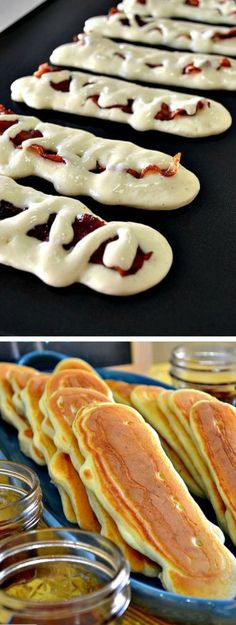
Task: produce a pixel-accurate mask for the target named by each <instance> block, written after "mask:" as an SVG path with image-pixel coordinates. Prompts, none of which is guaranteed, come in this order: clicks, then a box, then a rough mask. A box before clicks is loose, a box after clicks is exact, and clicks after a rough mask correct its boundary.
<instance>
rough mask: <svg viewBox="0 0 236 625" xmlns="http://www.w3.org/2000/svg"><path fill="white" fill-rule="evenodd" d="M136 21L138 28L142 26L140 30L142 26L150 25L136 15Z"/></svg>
mask: <svg viewBox="0 0 236 625" xmlns="http://www.w3.org/2000/svg"><path fill="white" fill-rule="evenodd" d="M134 19H135V21H136V22H137V24H138V26H140V28H142V26H146V24H148V22H145V20H144V19H143V18H142V17H141V15H135V16H134Z"/></svg>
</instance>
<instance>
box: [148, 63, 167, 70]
mask: <svg viewBox="0 0 236 625" xmlns="http://www.w3.org/2000/svg"><path fill="white" fill-rule="evenodd" d="M145 65H146V66H147V67H150V68H151V69H153V68H154V67H163V63H145Z"/></svg>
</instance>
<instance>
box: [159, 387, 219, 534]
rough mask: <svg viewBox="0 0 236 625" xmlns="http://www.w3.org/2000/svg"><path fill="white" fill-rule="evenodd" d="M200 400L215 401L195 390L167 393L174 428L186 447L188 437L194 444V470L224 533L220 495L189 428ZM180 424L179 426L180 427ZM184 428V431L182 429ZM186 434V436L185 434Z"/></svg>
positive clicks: (192, 449)
mask: <svg viewBox="0 0 236 625" xmlns="http://www.w3.org/2000/svg"><path fill="white" fill-rule="evenodd" d="M201 400H207V401H211V402H212V401H216V399H215V398H214V397H212V396H211V395H208V394H207V393H204V392H202V391H198V390H196V389H180V390H177V391H174V392H172V393H169V396H168V404H169V407H170V409H171V410H172V412H173V418H174V416H175V417H176V427H177V428H179V432H180V435H181V433H182V438H183V442H184V443H185V445H186V447H188V443H189V437H190V438H191V440H192V441H193V443H194V448H193V447H192V443H190V449H191V451H192V461H193V463H194V465H195V468H196V469H197V471H198V472H199V473H200V475H201V478H202V480H203V482H204V486H205V492H206V495H207V497H208V499H209V500H210V501H211V503H212V506H213V508H214V510H215V513H216V516H217V519H218V522H219V524H220V526H221V527H222V529H223V530H224V531H225V532H228V526H227V523H226V519H225V515H226V507H225V504H224V502H223V500H222V497H221V495H220V492H219V490H218V488H217V486H216V484H215V482H214V480H213V478H212V475H211V473H210V471H209V468H208V466H207V463H206V461H205V459H204V456H203V455H202V453H201V449H200V448H199V446H198V445H197V446H196V440H195V437H194V436H193V432H192V429H191V426H190V412H191V408H192V406H193V405H194V404H195V403H196V402H198V401H201ZM180 424H181V425H180ZM183 428H184V429H183ZM185 432H186V434H185Z"/></svg>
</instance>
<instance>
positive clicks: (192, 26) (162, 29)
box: [84, 7, 236, 56]
mask: <svg viewBox="0 0 236 625" xmlns="http://www.w3.org/2000/svg"><path fill="white" fill-rule="evenodd" d="M84 30H85V32H86V33H89V32H95V33H99V35H103V36H104V37H111V39H124V40H125V41H140V42H142V43H148V44H150V45H154V46H158V45H162V46H168V47H169V48H175V49H177V50H178V49H179V50H191V51H192V52H206V53H208V54H209V53H214V54H229V55H231V56H236V28H229V27H223V26H218V27H216V26H209V24H197V23H196V22H184V21H181V20H171V19H163V18H158V17H152V16H149V15H139V11H137V14H133V13H124V12H123V11H119V10H118V9H117V8H116V7H114V8H113V9H111V10H110V12H109V14H108V15H98V16H96V17H91V18H90V19H88V20H87V21H86V22H85V27H84Z"/></svg>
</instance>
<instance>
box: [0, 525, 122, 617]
mask: <svg viewBox="0 0 236 625" xmlns="http://www.w3.org/2000/svg"><path fill="white" fill-rule="evenodd" d="M80 579H82V581H83V584H82V588H80ZM49 580H51V586H52V588H53V593H54V595H53V600H52V595H51V591H50V592H49V591H48V588H51V587H50V586H48V584H49ZM71 580H72V583H73V588H75V589H76V590H75V591H73V595H71V594H70V593H69V596H68V597H67V596H66V595H65V592H66V589H67V584H68V582H71ZM76 580H78V581H77V585H75V584H76ZM86 580H87V581H86ZM91 580H92V581H91ZM35 583H36V594H35V593H34V596H35V599H34V598H32V587H33V586H32V584H35ZM38 583H39V586H40V592H41V595H40V600H39V597H38V585H37V584H38ZM19 584H20V590H19ZM41 584H45V586H41ZM88 584H89V586H88ZM12 585H14V593H16V591H15V589H16V587H17V591H18V592H17V595H18V596H17V597H16V594H15V595H14V596H12ZM29 585H30V586H29ZM29 587H30V589H31V590H30V592H29V591H28V588H29ZM22 588H23V591H22ZM25 588H27V594H26V595H25V592H24V591H25ZM41 588H42V589H43V590H42V591H41ZM88 588H89V591H88ZM91 588H92V590H91ZM44 589H45V591H44ZM23 592H24V598H22V596H23ZM9 593H11V596H10V594H9ZM48 593H49V594H48ZM29 594H30V598H29ZM47 594H48V596H50V600H48V596H47V597H46V595H47ZM129 602H130V583H129V566H128V564H127V562H126V560H125V559H124V557H123V555H122V553H121V552H120V550H119V549H118V547H116V546H115V545H114V544H113V543H112V542H111V541H109V540H107V539H106V538H104V537H103V536H100V535H98V534H93V533H90V532H83V531H81V530H74V529H73V530H71V529H69V528H61V529H59V528H57V529H54V528H53V529H42V530H35V531H32V532H27V533H24V534H19V535H18V536H13V538H12V537H11V539H7V540H4V541H2V543H0V613H1V609H2V611H3V613H4V614H5V622H9V621H10V622H11V623H17V624H22V623H24V624H34V625H104V624H105V623H114V622H115V621H116V619H119V618H120V617H121V616H122V614H123V613H124V612H125V610H126V608H127V607H128V605H129Z"/></svg>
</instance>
